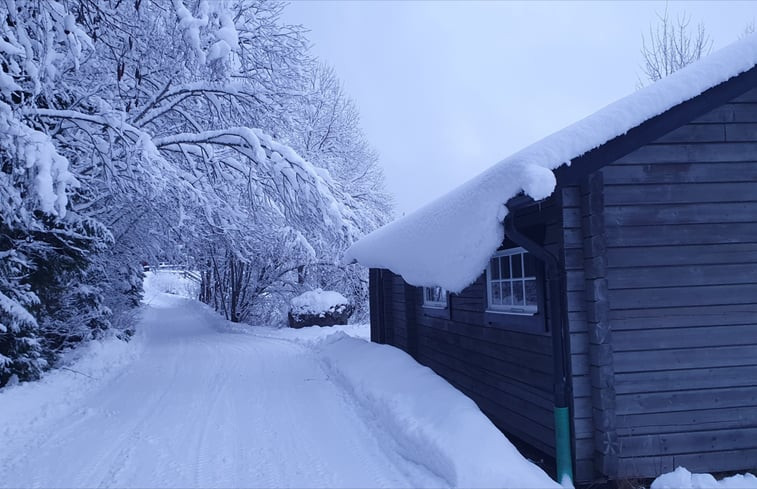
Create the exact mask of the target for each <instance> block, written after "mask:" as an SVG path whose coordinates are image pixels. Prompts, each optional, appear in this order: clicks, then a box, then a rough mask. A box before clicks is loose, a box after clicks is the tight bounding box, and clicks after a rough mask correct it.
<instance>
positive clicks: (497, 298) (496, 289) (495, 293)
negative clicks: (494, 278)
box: [491, 282, 502, 305]
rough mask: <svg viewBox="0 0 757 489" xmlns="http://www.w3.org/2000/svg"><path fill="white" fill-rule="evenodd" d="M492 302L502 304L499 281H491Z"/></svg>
mask: <svg viewBox="0 0 757 489" xmlns="http://www.w3.org/2000/svg"><path fill="white" fill-rule="evenodd" d="M491 287H492V304H496V305H501V304H502V291H501V290H500V286H499V282H492V284H491Z"/></svg>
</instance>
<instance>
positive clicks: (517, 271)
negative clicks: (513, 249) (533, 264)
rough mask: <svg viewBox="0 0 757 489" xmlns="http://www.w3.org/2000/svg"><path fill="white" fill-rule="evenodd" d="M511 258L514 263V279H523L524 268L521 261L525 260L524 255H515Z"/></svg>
mask: <svg viewBox="0 0 757 489" xmlns="http://www.w3.org/2000/svg"><path fill="white" fill-rule="evenodd" d="M510 258H512V263H513V278H521V277H522V276H523V268H522V267H521V259H522V258H523V255H522V254H518V255H513V256H511V257H510Z"/></svg>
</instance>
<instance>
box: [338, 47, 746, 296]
mask: <svg viewBox="0 0 757 489" xmlns="http://www.w3.org/2000/svg"><path fill="white" fill-rule="evenodd" d="M756 64H757V34H753V35H751V36H748V37H746V38H744V39H742V40H740V41H738V42H736V43H733V44H731V45H729V46H727V47H725V48H723V49H721V50H719V51H717V52H715V53H713V54H711V55H709V56H707V57H706V58H704V59H702V60H700V61H698V62H696V63H693V64H691V65H689V66H687V67H685V68H683V69H681V70H679V71H677V72H675V73H673V74H672V75H670V76H668V77H666V78H664V79H662V80H660V81H658V82H657V83H654V84H653V85H649V86H647V87H645V88H642V89H641V90H637V91H636V92H634V93H633V94H631V95H629V96H627V97H625V98H623V99H620V100H618V101H616V102H614V103H612V104H610V105H608V106H607V107H605V108H603V109H602V110H600V111H598V112H596V113H594V114H592V115H590V116H589V117H586V118H585V119H583V120H580V121H578V122H577V123H575V124H573V125H571V126H568V127H567V128H565V129H563V130H561V131H558V132H556V133H554V134H552V135H550V136H548V137H546V138H544V139H542V140H541V141H539V142H537V143H534V144H532V145H531V146H528V147H526V148H525V149H523V150H521V151H519V152H517V153H515V154H514V155H512V156H510V157H509V158H507V159H505V160H503V161H501V162H500V163H498V164H496V165H494V166H493V167H491V168H489V169H488V170H487V171H485V172H484V173H482V174H480V175H479V176H477V177H475V178H473V179H472V180H470V181H468V182H467V183H465V184H463V185H462V186H460V187H458V188H457V189H455V190H453V191H451V192H450V193H448V194H447V195H444V196H442V197H441V198H439V199H437V200H435V201H433V202H431V203H430V204H428V205H426V206H425V207H423V208H421V209H419V210H417V211H415V212H413V213H411V214H408V215H407V216H405V217H403V218H401V219H398V220H396V221H394V222H392V223H390V224H388V225H386V226H384V227H382V228H380V229H378V230H376V231H374V232H373V233H371V234H369V235H368V236H366V237H364V238H363V239H361V240H360V241H358V242H357V243H355V244H354V245H353V246H352V247H351V248H350V249H348V250H347V253H346V254H345V257H344V261H345V262H347V263H350V262H353V261H357V262H359V263H361V264H362V265H364V266H366V267H372V268H388V269H390V270H392V271H393V272H395V273H398V274H400V275H402V277H403V278H404V279H405V280H406V281H407V282H409V283H411V284H413V285H417V286H441V287H444V288H445V289H447V290H449V291H451V292H460V291H461V290H462V289H464V288H465V287H466V286H467V285H469V284H470V283H472V282H473V281H475V280H476V278H477V277H478V276H479V275H480V274H481V271H482V270H483V269H484V268H485V267H486V263H487V261H488V260H489V257H490V256H491V255H492V253H493V252H494V251H495V250H496V249H497V248H498V247H499V246H500V244H501V243H502V239H503V237H504V229H503V226H502V221H503V220H504V218H505V216H506V215H507V208H506V207H505V204H506V202H507V201H508V200H509V199H510V198H512V197H514V196H515V195H517V194H519V193H520V192H521V191H522V192H524V193H525V194H527V195H529V196H531V197H532V198H534V199H535V200H540V199H544V198H546V197H548V196H549V195H550V194H551V193H552V192H553V190H554V188H555V183H556V182H555V176H554V174H553V173H552V170H553V169H555V168H557V167H559V166H561V165H564V164H568V165H569V164H570V162H571V160H573V159H574V158H577V157H579V156H581V155H583V154H584V153H587V152H588V151H590V150H592V149H594V148H596V147H598V146H601V145H602V144H604V143H606V142H607V141H609V140H611V139H613V138H615V137H617V136H620V135H622V134H625V133H626V132H628V131H629V130H630V129H632V128H634V127H636V126H638V125H639V124H641V123H643V122H645V121H647V120H649V119H651V118H652V117H654V116H657V115H659V114H662V113H663V112H665V111H667V110H668V109H670V108H672V107H674V106H676V105H678V104H680V103H682V102H685V101H687V100H690V99H692V98H694V97H696V96H697V95H699V94H701V93H702V92H704V91H705V90H707V89H709V88H712V87H714V86H715V85H718V84H720V83H722V82H724V81H726V80H728V79H730V78H732V77H734V76H736V75H739V74H740V73H743V72H745V71H747V70H749V69H751V68H753V67H754V66H755V65H756Z"/></svg>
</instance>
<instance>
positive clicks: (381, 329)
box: [368, 268, 386, 343]
mask: <svg viewBox="0 0 757 489" xmlns="http://www.w3.org/2000/svg"><path fill="white" fill-rule="evenodd" d="M383 276H384V274H383V273H381V269H380V268H371V269H370V270H369V271H368V299H369V309H370V311H369V313H370V319H371V341H372V342H374V343H385V342H386V325H385V324H384V320H385V318H384V283H383Z"/></svg>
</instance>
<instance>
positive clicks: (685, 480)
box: [650, 467, 757, 489]
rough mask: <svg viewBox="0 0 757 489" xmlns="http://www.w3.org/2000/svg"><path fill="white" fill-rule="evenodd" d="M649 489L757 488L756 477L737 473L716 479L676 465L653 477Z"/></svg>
mask: <svg viewBox="0 0 757 489" xmlns="http://www.w3.org/2000/svg"><path fill="white" fill-rule="evenodd" d="M650 489H757V477H755V476H754V475H752V474H739V475H733V476H730V477H725V478H723V479H720V480H717V479H715V477H713V476H712V475H710V474H692V473H691V472H689V471H688V470H686V469H685V468H683V467H678V468H677V469H676V470H674V471H673V472H668V473H667V474H663V475H661V476H660V477H658V478H657V479H655V480H654V482H652V485H651V486H650Z"/></svg>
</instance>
